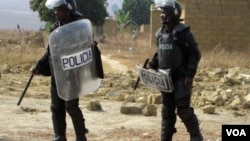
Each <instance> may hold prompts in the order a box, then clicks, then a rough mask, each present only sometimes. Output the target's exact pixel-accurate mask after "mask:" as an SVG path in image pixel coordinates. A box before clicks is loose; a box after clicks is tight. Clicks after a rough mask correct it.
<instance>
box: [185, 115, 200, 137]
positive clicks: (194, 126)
mask: <svg viewBox="0 0 250 141" xmlns="http://www.w3.org/2000/svg"><path fill="white" fill-rule="evenodd" d="M184 125H185V126H186V128H187V131H188V132H189V135H190V141H203V137H202V134H201V132H200V128H199V122H198V119H197V117H196V115H193V117H192V118H191V119H190V120H188V121H184Z"/></svg>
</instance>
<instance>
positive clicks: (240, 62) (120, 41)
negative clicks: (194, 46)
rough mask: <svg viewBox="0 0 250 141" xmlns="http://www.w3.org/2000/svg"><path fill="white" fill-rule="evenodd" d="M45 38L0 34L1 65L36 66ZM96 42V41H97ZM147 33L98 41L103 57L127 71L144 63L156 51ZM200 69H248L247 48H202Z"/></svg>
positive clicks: (33, 34) (14, 32) (13, 32)
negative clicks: (118, 63)
mask: <svg viewBox="0 0 250 141" xmlns="http://www.w3.org/2000/svg"><path fill="white" fill-rule="evenodd" d="M47 40H48V35H47V34H45V33H41V32H34V31H22V32H19V31H18V30H9V31H8V30H7V31H6V30H2V31H0V51H1V52H0V55H1V58H0V64H1V65H3V64H9V65H10V66H13V65H20V64H31V63H35V62H36V61H37V60H38V59H39V58H40V57H41V56H42V55H43V53H44V52H45V47H44V46H45V45H46V44H47ZM97 41H98V40H97ZM149 41H150V40H149V34H145V33H139V34H138V37H137V38H136V39H135V40H132V39H131V37H130V35H129V34H117V35H116V36H112V37H108V38H106V39H105V41H104V42H99V46H100V50H101V52H102V54H103V55H106V56H109V57H110V58H112V59H114V60H117V61H119V62H121V63H122V64H124V65H126V66H128V67H129V68H130V69H133V68H134V69H135V66H136V65H138V64H143V63H144V61H145V60H146V58H151V57H152V56H153V54H154V53H155V51H156V48H155V47H150V46H149V45H150V42H149ZM201 53H202V59H201V61H200V67H246V68H250V62H249V60H250V57H249V55H248V54H249V53H250V49H246V50H244V51H242V50H241V51H238V50H234V51H228V50H226V49H225V48H223V47H211V49H203V48H201Z"/></svg>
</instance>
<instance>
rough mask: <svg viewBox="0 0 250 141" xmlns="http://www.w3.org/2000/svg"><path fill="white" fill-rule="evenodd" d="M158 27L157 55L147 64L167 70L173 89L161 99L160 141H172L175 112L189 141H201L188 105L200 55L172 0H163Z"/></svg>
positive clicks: (191, 109) (175, 3) (164, 93)
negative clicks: (184, 128) (185, 129)
mask: <svg viewBox="0 0 250 141" xmlns="http://www.w3.org/2000/svg"><path fill="white" fill-rule="evenodd" d="M159 8H160V9H161V23H162V27H161V28H160V29H159V30H158V31H157V32H156V39H157V53H156V55H155V57H154V58H152V60H151V61H150V62H149V67H151V68H153V69H170V70H171V78H172V81H173V86H174V90H173V91H172V92H169V93H166V92H161V96H162V125H161V127H162V129H161V141H172V136H173V134H174V133H176V131H177V130H176V128H175V123H176V111H177V115H178V116H179V117H180V119H181V120H182V122H183V123H184V125H185V127H186V128H187V131H188V132H189V134H190V140H191V141H202V140H203V137H202V135H201V132H200V128H199V123H198V119H197V117H196V115H195V114H194V109H193V108H192V107H191V106H190V101H191V93H192V86H193V79H194V76H195V74H196V71H197V67H198V63H199V60H200V58H201V54H200V51H199V48H198V45H197V42H196V41H195V38H194V36H193V34H192V33H191V31H190V27H189V26H188V25H185V24H182V23H180V21H181V20H182V19H180V16H181V12H182V8H181V5H180V3H179V2H178V1H176V0H164V2H163V3H162V4H160V5H159Z"/></svg>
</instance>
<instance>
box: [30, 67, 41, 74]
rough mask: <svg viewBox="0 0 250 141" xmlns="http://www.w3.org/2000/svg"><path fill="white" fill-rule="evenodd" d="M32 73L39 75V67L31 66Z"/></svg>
mask: <svg viewBox="0 0 250 141" xmlns="http://www.w3.org/2000/svg"><path fill="white" fill-rule="evenodd" d="M31 72H32V73H34V74H37V75H39V74H40V72H39V69H38V67H37V66H33V68H32V71H31Z"/></svg>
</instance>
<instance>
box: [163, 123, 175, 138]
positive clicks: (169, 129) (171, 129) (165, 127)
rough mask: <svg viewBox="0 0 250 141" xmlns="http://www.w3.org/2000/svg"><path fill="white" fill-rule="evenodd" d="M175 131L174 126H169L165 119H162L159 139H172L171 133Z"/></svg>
mask: <svg viewBox="0 0 250 141" xmlns="http://www.w3.org/2000/svg"><path fill="white" fill-rule="evenodd" d="M174 133H176V128H174V127H173V126H172V127H170V126H169V125H168V124H167V121H166V120H163V121H162V126H161V141H172V137H173V134H174Z"/></svg>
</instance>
